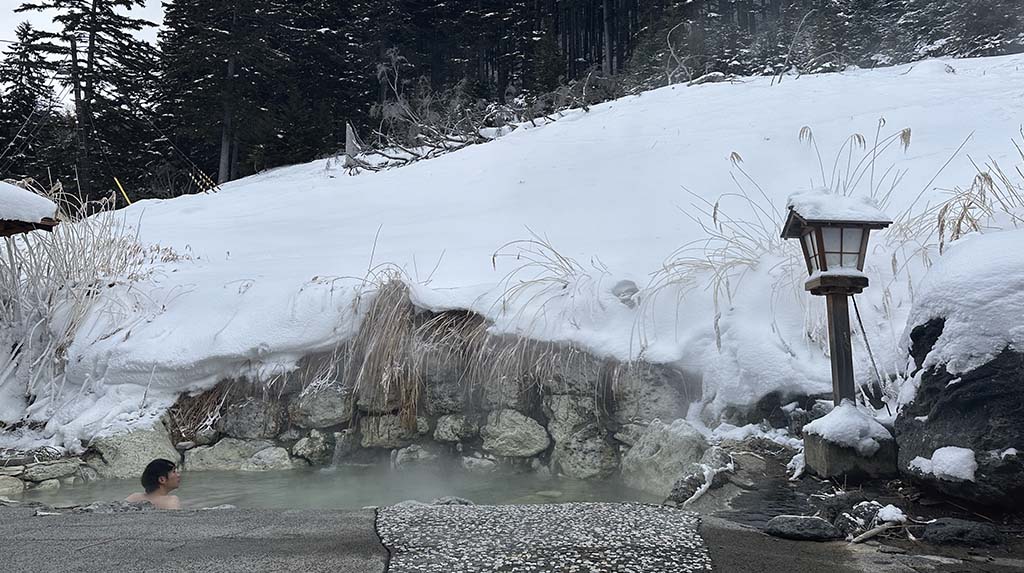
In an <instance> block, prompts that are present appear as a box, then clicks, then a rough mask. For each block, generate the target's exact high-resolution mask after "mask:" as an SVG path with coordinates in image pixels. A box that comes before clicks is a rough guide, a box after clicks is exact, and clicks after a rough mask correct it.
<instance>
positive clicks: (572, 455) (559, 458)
mask: <svg viewBox="0 0 1024 573" xmlns="http://www.w3.org/2000/svg"><path fill="white" fill-rule="evenodd" d="M551 467H552V468H555V469H556V470H557V471H558V472H559V473H561V474H562V475H564V476H566V477H570V478H573V479H580V480H586V479H604V478H607V477H610V476H611V475H613V474H614V473H615V472H616V471H617V470H618V469H619V448H618V447H617V446H616V445H615V444H613V443H610V442H609V440H608V437H607V436H606V435H605V434H604V432H603V431H602V430H601V429H600V428H599V426H598V425H597V424H596V423H594V424H588V425H586V426H584V427H582V428H580V429H578V430H577V431H576V432H575V433H573V434H572V435H570V436H567V437H566V438H564V439H563V440H562V441H560V442H557V443H555V448H554V451H552V453H551Z"/></svg>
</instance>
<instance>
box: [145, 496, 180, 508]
mask: <svg viewBox="0 0 1024 573" xmlns="http://www.w3.org/2000/svg"><path fill="white" fill-rule="evenodd" d="M151 501H152V502H153V505H155V506H157V507H159V508H160V509H181V500H179V499H178V496H176V495H162V496H160V497H158V498H155V499H153V500H151Z"/></svg>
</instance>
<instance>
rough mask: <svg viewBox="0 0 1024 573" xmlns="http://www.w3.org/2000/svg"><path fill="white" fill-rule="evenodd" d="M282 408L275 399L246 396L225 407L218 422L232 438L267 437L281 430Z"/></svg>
mask: <svg viewBox="0 0 1024 573" xmlns="http://www.w3.org/2000/svg"><path fill="white" fill-rule="evenodd" d="M283 422H284V409H283V408H282V407H281V405H280V404H279V403H278V402H277V401H275V400H261V399H258V398H247V399H245V400H244V401H242V402H238V403H236V404H232V405H230V406H228V407H227V409H226V410H225V412H224V414H223V415H222V416H221V418H220V421H219V424H220V429H221V431H223V432H224V434H226V435H228V436H231V437H232V438H242V439H247V440H253V439H261V438H265V439H269V438H273V437H275V436H277V434H279V433H280V432H281V427H282V426H283Z"/></svg>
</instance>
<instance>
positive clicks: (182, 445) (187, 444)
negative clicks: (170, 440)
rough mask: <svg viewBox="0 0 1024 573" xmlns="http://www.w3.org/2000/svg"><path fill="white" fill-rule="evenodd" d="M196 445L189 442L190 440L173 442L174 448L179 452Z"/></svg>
mask: <svg viewBox="0 0 1024 573" xmlns="http://www.w3.org/2000/svg"><path fill="white" fill-rule="evenodd" d="M196 445H197V444H196V443H195V442H191V441H190V442H178V443H177V444H174V449H176V450H178V451H179V452H184V451H185V450H191V449H192V448H194V447H196Z"/></svg>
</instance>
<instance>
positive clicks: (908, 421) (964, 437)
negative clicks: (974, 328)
mask: <svg viewBox="0 0 1024 573" xmlns="http://www.w3.org/2000/svg"><path fill="white" fill-rule="evenodd" d="M944 324H945V323H944V321H943V320H941V319H939V320H933V321H929V322H927V323H925V324H923V325H918V326H916V327H915V328H913V329H912V330H911V334H910V338H911V341H912V346H911V355H912V356H913V357H914V359H915V362H916V364H917V367H918V368H920V367H921V366H922V365H923V361H924V358H925V356H927V354H928V353H929V352H930V351H931V348H932V346H933V345H934V343H935V341H936V340H937V339H938V337H939V336H941V334H942V331H943V328H944ZM919 376H920V384H919V386H918V389H917V395H916V398H915V400H914V401H913V402H912V403H911V404H908V405H906V406H905V407H904V408H903V409H901V410H900V413H899V415H898V416H897V418H896V440H897V442H898V444H899V469H900V471H903V472H906V474H907V475H908V476H909V477H910V478H911V479H913V480H914V481H916V482H917V483H919V484H923V485H924V486H926V487H927V488H929V489H933V490H937V491H939V492H941V493H943V494H945V495H949V496H953V497H957V498H961V499H965V500H968V501H970V502H972V503H976V504H983V505H991V506H998V507H1000V508H1006V509H1017V510H1020V509H1024V458H1022V457H1021V456H1002V455H998V454H997V455H986V453H987V452H997V453H999V452H1004V451H1006V450H1007V449H1008V448H1011V447H1016V448H1017V449H1021V447H1020V445H1021V444H1024V409H1022V408H1020V404H1021V403H1024V352H1014V351H1012V350H1011V349H1005V350H1003V351H1002V352H1001V353H999V354H998V355H997V356H996V357H995V358H994V359H992V360H991V361H989V362H988V363H986V364H983V365H982V366H979V367H978V368H975V369H974V370H971V371H970V372H965V373H958V374H956V375H953V374H950V373H949V372H947V371H946V368H945V366H944V365H938V366H935V367H932V368H929V369H927V370H925V371H924V372H921V373H920V375H919ZM956 379H959V381H958V382H956V383H955V384H950V383H951V382H953V381H954V380H956ZM945 446H958V447H961V448H967V449H970V450H974V451H975V452H976V453H977V455H976V461H977V463H978V469H977V471H976V472H975V479H974V481H973V482H972V481H950V480H944V479H940V478H936V477H935V476H932V475H930V474H929V475H922V474H919V473H916V472H911V471H909V466H910V462H911V461H912V460H913V459H914V458H916V457H923V458H931V457H932V453H933V452H934V451H935V450H937V449H939V448H941V447H945Z"/></svg>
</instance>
